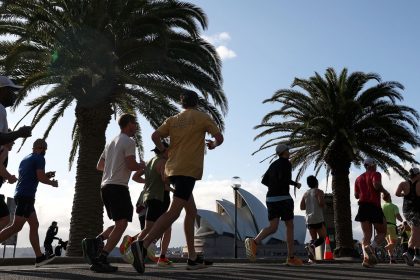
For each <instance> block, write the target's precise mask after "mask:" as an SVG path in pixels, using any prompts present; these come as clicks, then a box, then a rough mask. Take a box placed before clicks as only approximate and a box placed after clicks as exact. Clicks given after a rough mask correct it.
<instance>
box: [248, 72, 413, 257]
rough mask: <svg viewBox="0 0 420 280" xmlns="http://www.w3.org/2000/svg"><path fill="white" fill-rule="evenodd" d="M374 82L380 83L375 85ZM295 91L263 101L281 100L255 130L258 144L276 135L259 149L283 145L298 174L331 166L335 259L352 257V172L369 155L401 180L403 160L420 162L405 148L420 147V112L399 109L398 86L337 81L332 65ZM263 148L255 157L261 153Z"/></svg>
mask: <svg viewBox="0 0 420 280" xmlns="http://www.w3.org/2000/svg"><path fill="white" fill-rule="evenodd" d="M375 82H376V84H374V83H375ZM296 86H297V87H299V88H301V89H302V90H303V91H304V92H300V91H297V90H294V89H281V90H278V91H277V92H276V93H275V94H274V95H273V96H272V97H271V98H269V99H266V100H264V102H263V103H268V102H270V103H271V102H278V103H280V104H281V107H280V108H279V109H276V110H274V111H272V112H270V113H268V114H267V115H265V116H264V118H263V120H262V122H261V124H260V125H257V126H256V127H255V129H263V131H262V132H260V133H259V134H258V135H257V136H256V137H255V139H259V138H262V137H271V138H270V139H269V140H268V141H266V142H264V143H263V144H262V145H261V147H260V148H259V150H258V151H261V150H265V149H268V148H272V147H273V146H275V145H277V144H278V143H287V144H288V145H290V146H291V147H292V157H291V161H292V164H293V166H296V167H299V172H298V177H300V176H301V175H302V173H303V172H304V171H305V169H306V168H307V167H308V166H309V165H312V164H313V165H314V169H315V170H316V173H318V172H319V170H320V168H322V167H326V170H327V172H328V173H331V175H332V190H333V201H334V222H335V230H336V237H335V238H336V249H335V252H334V253H335V255H336V256H349V255H351V254H352V252H353V235H352V230H351V228H352V221H351V207H350V182H349V171H350V166H351V164H352V163H353V164H355V165H356V166H360V165H361V163H362V161H363V159H364V158H365V157H372V158H374V159H376V160H377V162H378V165H379V167H380V168H382V169H383V170H384V172H385V173H387V174H388V168H393V169H394V170H395V171H396V172H397V173H398V174H400V175H401V176H404V175H406V171H405V170H404V168H403V166H402V165H401V164H400V162H399V161H398V160H402V161H403V162H411V163H414V162H416V160H415V158H414V155H413V154H412V153H411V152H410V151H409V150H408V147H407V146H411V147H413V148H417V147H419V146H420V139H419V137H418V135H417V133H418V128H419V127H418V121H419V114H418V113H417V111H416V110H414V109H413V108H410V107H408V106H404V105H398V104H397V102H398V101H402V100H403V97H402V94H401V93H400V90H403V86H402V85H401V84H400V83H398V82H381V78H380V76H379V75H377V74H372V73H363V72H353V73H351V74H350V75H348V73H347V69H343V71H342V72H341V73H340V75H339V76H337V74H336V72H335V71H334V69H332V68H328V69H327V71H326V73H325V75H324V77H322V76H320V75H319V74H318V73H315V75H314V76H312V77H310V78H309V79H298V78H296V79H295V80H294V82H293V84H292V87H296ZM258 151H257V152H258Z"/></svg>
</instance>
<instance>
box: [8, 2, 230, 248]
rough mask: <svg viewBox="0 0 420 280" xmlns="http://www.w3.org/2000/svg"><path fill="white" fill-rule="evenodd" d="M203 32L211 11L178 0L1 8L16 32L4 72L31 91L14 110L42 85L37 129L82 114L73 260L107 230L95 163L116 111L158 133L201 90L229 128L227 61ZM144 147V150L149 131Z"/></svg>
mask: <svg viewBox="0 0 420 280" xmlns="http://www.w3.org/2000/svg"><path fill="white" fill-rule="evenodd" d="M201 28H203V29H205V28H207V18H206V15H205V13H204V12H203V11H202V10H201V9H200V8H198V7H197V6H195V5H192V4H189V3H186V2H182V1H176V0H171V1H155V0H54V1H50V0H5V1H1V2H0V35H5V34H9V35H10V34H12V35H14V36H15V37H14V39H5V37H3V38H2V39H1V41H0V71H1V72H3V73H6V74H7V75H9V76H11V77H12V78H14V79H16V80H17V81H18V82H20V83H22V84H23V85H24V86H25V87H24V89H23V90H22V91H21V93H20V95H19V99H18V100H17V103H16V106H18V105H19V104H20V103H22V102H23V101H24V100H25V99H26V98H27V96H28V94H30V93H33V92H34V89H39V90H40V91H44V93H42V94H41V95H40V96H37V97H36V98H35V99H33V100H31V101H30V102H29V103H28V105H29V111H28V114H29V113H33V114H34V118H33V122H32V125H37V124H38V123H39V121H40V120H41V119H43V118H44V117H45V116H47V115H48V113H50V112H53V114H52V117H51V119H50V123H49V125H48V127H47V129H46V131H45V134H44V137H47V136H48V134H49V133H50V130H51V128H52V127H53V126H54V125H55V124H56V123H57V121H58V120H59V118H60V117H61V116H63V114H64V112H65V111H66V110H67V109H68V108H75V115H76V119H75V123H74V128H73V131H72V132H71V136H72V139H73V147H72V149H71V155H70V167H71V163H72V162H73V160H74V159H75V156H76V154H77V152H78V160H77V172H76V186H75V196H74V201H73V210H72V217H71V224H70V242H69V248H68V250H67V252H68V255H70V256H76V255H80V254H81V246H80V242H81V240H82V238H83V237H86V236H94V235H96V234H98V233H99V232H100V231H101V230H102V227H103V219H102V215H103V206H102V202H101V198H100V192H99V188H100V181H101V173H100V172H98V171H97V170H96V163H97V161H98V159H99V156H100V154H101V152H102V150H103V148H104V145H105V131H106V129H107V127H108V124H109V121H110V119H111V117H112V116H113V115H115V114H119V113H122V112H129V113H133V114H136V115H141V116H143V117H144V118H145V119H146V120H147V121H148V122H149V123H150V125H151V126H152V127H153V128H156V127H158V126H159V125H160V124H161V123H162V122H163V121H164V120H165V118H167V117H169V116H170V115H173V114H175V113H177V112H178V110H179V109H178V108H179V106H178V104H177V103H178V102H179V96H180V94H181V93H182V92H184V91H186V90H196V91H198V92H199V93H201V99H200V110H203V111H206V112H208V113H209V114H211V115H212V116H213V118H214V119H215V120H216V122H217V123H218V125H219V126H220V127H221V128H223V126H224V122H223V115H224V114H225V113H226V112H227V99H226V97H225V95H224V92H223V89H222V77H221V61H220V58H219V56H218V55H217V53H216V51H215V49H214V47H213V46H212V45H211V44H209V43H208V42H206V41H204V40H203V39H202V38H201V37H200V36H199V33H200V31H201V30H200V29H201ZM9 38H10V37H9ZM38 92H39V91H38ZM72 105H74V107H72ZM65 135H66V133H65V132H64V133H63V137H65ZM69 136H70V132H69ZM137 142H138V145H139V154H141V152H142V145H141V142H142V141H141V132H139V133H138V135H137ZM56 144H57V143H56ZM53 145H54V144H53Z"/></svg>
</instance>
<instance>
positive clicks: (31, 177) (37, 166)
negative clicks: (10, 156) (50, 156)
mask: <svg viewBox="0 0 420 280" xmlns="http://www.w3.org/2000/svg"><path fill="white" fill-rule="evenodd" d="M37 170H45V158H44V156H43V155H41V154H35V153H32V154H29V155H27V156H26V157H25V158H24V159H23V160H22V161H21V162H20V164H19V179H18V182H17V185H16V189H15V197H16V196H25V197H31V198H35V193H36V190H37V188H38V183H39V180H38V177H37V175H36V171H37Z"/></svg>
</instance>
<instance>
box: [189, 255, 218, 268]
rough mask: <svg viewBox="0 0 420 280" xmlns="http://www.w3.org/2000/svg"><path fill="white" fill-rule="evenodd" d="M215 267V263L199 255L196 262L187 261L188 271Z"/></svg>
mask: <svg viewBox="0 0 420 280" xmlns="http://www.w3.org/2000/svg"><path fill="white" fill-rule="evenodd" d="M211 265H213V262H211V261H207V260H204V257H203V255H197V258H196V259H195V260H191V259H188V260H187V270H197V269H203V268H207V267H209V266H211Z"/></svg>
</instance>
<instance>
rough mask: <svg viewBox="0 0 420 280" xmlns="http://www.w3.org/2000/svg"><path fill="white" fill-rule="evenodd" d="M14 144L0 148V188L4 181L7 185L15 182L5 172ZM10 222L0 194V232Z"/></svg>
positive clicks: (12, 177) (8, 213) (3, 199)
mask: <svg viewBox="0 0 420 280" xmlns="http://www.w3.org/2000/svg"><path fill="white" fill-rule="evenodd" d="M14 144H15V142H10V143H8V144H4V145H3V146H1V147H0V188H1V186H2V185H3V183H4V182H5V181H7V182H8V183H9V184H14V183H15V182H16V181H17V178H16V176H15V175H12V174H10V173H9V171H7V169H6V167H7V162H8V155H9V151H11V150H12V147H13V145H14ZM9 222H10V212H9V208H8V207H7V204H6V197H5V196H4V195H2V194H0V230H2V229H3V228H5V227H6V226H7V225H8V224H9Z"/></svg>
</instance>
